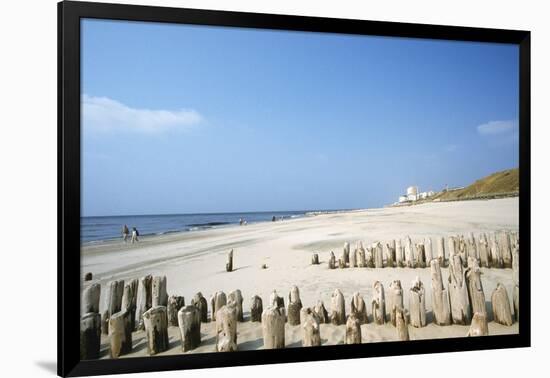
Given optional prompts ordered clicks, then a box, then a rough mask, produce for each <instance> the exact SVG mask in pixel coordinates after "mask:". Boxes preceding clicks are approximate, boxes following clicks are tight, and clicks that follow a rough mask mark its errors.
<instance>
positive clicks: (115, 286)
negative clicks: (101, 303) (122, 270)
mask: <svg viewBox="0 0 550 378" xmlns="http://www.w3.org/2000/svg"><path fill="white" fill-rule="evenodd" d="M123 294H124V280H118V281H111V282H109V283H108V284H107V298H106V299H107V301H106V302H107V306H106V307H107V308H106V309H105V311H104V312H103V319H102V322H103V325H102V330H103V333H105V334H108V333H109V318H110V316H111V315H112V314H116V313H117V312H119V311H120V309H121V308H122V295H123Z"/></svg>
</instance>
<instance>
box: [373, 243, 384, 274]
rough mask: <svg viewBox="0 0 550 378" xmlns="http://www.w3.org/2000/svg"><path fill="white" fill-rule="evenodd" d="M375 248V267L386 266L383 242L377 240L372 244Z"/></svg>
mask: <svg viewBox="0 0 550 378" xmlns="http://www.w3.org/2000/svg"><path fill="white" fill-rule="evenodd" d="M372 248H373V250H374V267H375V268H383V267H384V251H383V249H382V243H380V242H376V243H374V244H373V245H372Z"/></svg>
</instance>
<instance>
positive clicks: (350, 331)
mask: <svg viewBox="0 0 550 378" xmlns="http://www.w3.org/2000/svg"><path fill="white" fill-rule="evenodd" d="M345 342H346V344H361V322H360V321H359V319H357V317H356V316H355V315H354V314H353V313H352V314H351V315H350V316H349V317H348V321H347V322H346V339H345Z"/></svg>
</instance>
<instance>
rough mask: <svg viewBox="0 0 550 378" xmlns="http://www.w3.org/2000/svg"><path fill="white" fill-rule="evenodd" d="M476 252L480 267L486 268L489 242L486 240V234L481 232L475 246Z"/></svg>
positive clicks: (488, 260)
mask: <svg viewBox="0 0 550 378" xmlns="http://www.w3.org/2000/svg"><path fill="white" fill-rule="evenodd" d="M477 249H478V252H479V263H480V265H481V266H482V267H484V268H488V267H489V266H490V262H491V259H490V251H489V243H488V242H487V235H486V234H484V233H483V234H481V235H479V243H478V246H477Z"/></svg>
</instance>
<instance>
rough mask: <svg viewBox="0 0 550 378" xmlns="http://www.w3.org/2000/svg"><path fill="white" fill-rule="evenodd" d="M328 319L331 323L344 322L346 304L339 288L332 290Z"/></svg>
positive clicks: (338, 323)
mask: <svg viewBox="0 0 550 378" xmlns="http://www.w3.org/2000/svg"><path fill="white" fill-rule="evenodd" d="M330 302H331V307H330V310H331V313H330V321H331V323H332V324H335V325H340V324H346V305H345V300H344V295H343V294H342V292H341V291H340V289H336V290H334V292H333V293H332V296H331V301H330Z"/></svg>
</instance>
